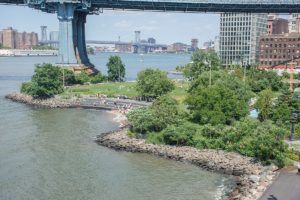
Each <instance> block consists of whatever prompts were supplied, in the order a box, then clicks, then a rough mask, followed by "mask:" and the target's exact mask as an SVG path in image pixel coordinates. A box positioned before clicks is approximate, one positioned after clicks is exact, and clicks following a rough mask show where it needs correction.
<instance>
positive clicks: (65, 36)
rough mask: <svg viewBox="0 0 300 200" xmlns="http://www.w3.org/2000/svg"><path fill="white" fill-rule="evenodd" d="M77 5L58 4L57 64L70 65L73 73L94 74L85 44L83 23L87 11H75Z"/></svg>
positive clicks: (94, 70)
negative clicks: (83, 71) (85, 72)
mask: <svg viewBox="0 0 300 200" xmlns="http://www.w3.org/2000/svg"><path fill="white" fill-rule="evenodd" d="M76 7H78V4H73V3H63V4H58V10H57V17H58V19H59V53H58V59H59V60H58V63H61V64H66V65H70V66H71V67H73V69H74V71H82V70H85V71H87V72H88V73H95V72H97V70H96V69H95V68H94V66H93V65H92V64H91V63H90V61H89V58H88V55H87V50H86V43H85V22H86V16H87V14H88V12H87V11H82V10H76Z"/></svg>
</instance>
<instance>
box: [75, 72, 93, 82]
mask: <svg viewBox="0 0 300 200" xmlns="http://www.w3.org/2000/svg"><path fill="white" fill-rule="evenodd" d="M75 79H76V83H78V84H84V83H87V82H90V77H89V75H88V74H87V73H86V72H84V71H82V72H81V73H80V74H78V75H76V76H75Z"/></svg>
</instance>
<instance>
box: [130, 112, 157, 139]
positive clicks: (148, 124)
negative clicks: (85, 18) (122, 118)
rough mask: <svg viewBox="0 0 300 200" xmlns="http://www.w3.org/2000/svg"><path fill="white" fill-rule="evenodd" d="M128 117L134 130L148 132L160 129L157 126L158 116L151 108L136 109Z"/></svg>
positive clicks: (142, 132)
mask: <svg viewBox="0 0 300 200" xmlns="http://www.w3.org/2000/svg"><path fill="white" fill-rule="evenodd" d="M127 118H128V122H129V124H130V125H131V131H133V132H136V133H141V134H146V133H147V132H150V131H160V130H159V128H158V127H157V126H156V125H157V123H158V121H157V118H156V117H155V114H154V112H153V110H151V109H150V108H137V109H134V110H132V111H130V112H129V113H128V115H127Z"/></svg>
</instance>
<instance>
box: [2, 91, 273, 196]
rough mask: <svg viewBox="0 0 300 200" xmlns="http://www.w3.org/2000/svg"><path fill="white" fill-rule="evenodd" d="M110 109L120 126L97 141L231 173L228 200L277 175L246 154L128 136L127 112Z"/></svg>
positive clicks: (21, 98)
mask: <svg viewBox="0 0 300 200" xmlns="http://www.w3.org/2000/svg"><path fill="white" fill-rule="evenodd" d="M6 98H7V99H10V100H12V101H15V102H18V103H24V104H27V105H30V106H34V107H39V108H78V107H81V106H80V104H79V102H80V100H79V99H76V100H75V99H67V100H66V99H60V98H51V99H44V100H38V99H34V98H33V97H31V96H29V95H26V94H21V93H13V94H9V95H7V96H6ZM81 100H82V99H81ZM115 100H117V99H115ZM111 110H112V112H111V113H113V114H114V115H116V118H117V119H116V121H117V122H118V123H119V124H120V127H123V128H120V130H117V131H111V132H108V133H103V134H100V135H98V136H97V138H96V142H97V144H99V145H101V146H105V147H108V148H111V149H114V150H117V151H127V152H132V153H147V154H152V155H155V156H159V157H163V158H166V159H172V160H176V161H181V162H187V163H190V164H193V165H196V166H198V167H200V168H202V169H204V170H208V171H213V172H216V173H221V174H226V175H231V176H233V177H234V181H235V184H236V186H235V187H234V188H233V189H232V191H231V192H230V193H229V194H226V198H228V199H229V200H237V199H239V200H256V199H258V198H259V197H260V196H261V195H262V194H263V192H264V191H265V190H266V188H267V187H268V186H269V185H270V184H271V183H272V181H273V180H274V179H275V177H276V176H277V175H278V173H277V172H276V170H277V168H276V167H275V166H274V165H271V166H264V165H262V164H260V163H259V162H257V161H255V159H254V158H251V157H245V156H242V155H240V154H238V153H234V152H225V151H222V150H213V149H204V150H199V149H196V148H194V147H189V146H170V145H155V144H149V143H147V142H146V140H145V139H136V138H130V137H129V136H128V135H127V132H128V130H129V129H128V128H127V127H126V126H127V118H126V114H125V113H123V112H122V111H121V110H118V109H117V107H115V108H114V109H111Z"/></svg>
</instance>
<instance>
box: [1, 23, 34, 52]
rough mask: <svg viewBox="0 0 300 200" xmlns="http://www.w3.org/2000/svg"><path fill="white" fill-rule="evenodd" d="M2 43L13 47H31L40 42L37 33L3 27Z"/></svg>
mask: <svg viewBox="0 0 300 200" xmlns="http://www.w3.org/2000/svg"><path fill="white" fill-rule="evenodd" d="M0 43H1V44H2V45H3V46H4V47H6V48H11V49H30V48H32V46H34V45H37V44H38V35H37V33H34V32H31V33H26V32H22V33H20V32H18V31H17V30H14V29H13V28H12V27H8V28H7V29H3V30H2V31H1V33H0Z"/></svg>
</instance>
